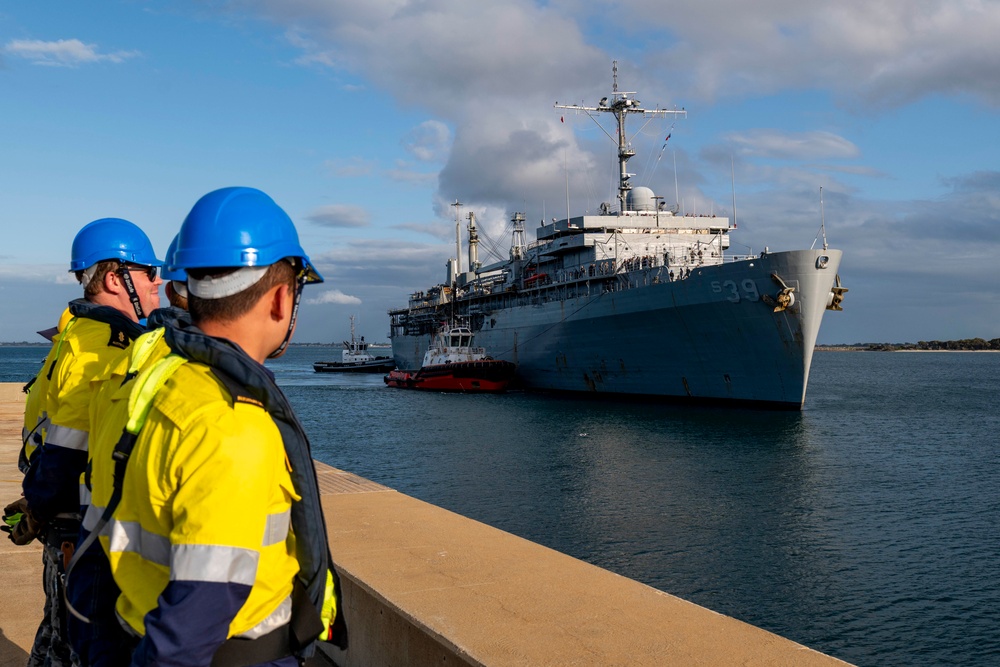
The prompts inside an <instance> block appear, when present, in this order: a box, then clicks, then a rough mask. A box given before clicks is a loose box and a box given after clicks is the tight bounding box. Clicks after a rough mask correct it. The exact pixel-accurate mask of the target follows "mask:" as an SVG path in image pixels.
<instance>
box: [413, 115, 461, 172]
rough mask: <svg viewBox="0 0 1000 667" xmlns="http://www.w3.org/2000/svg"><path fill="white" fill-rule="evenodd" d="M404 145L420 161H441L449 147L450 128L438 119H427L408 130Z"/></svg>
mask: <svg viewBox="0 0 1000 667" xmlns="http://www.w3.org/2000/svg"><path fill="white" fill-rule="evenodd" d="M404 145H405V147H406V150H407V152H409V153H410V154H411V155H412V156H413V157H414V158H416V159H417V160H419V161H421V162H443V161H444V160H446V159H447V158H448V150H449V149H450V148H451V130H449V129H448V126H447V125H445V124H444V123H442V122H440V121H437V120H427V121H424V122H423V123H421V124H420V125H418V126H417V127H415V128H413V129H412V130H411V131H410V134H409V136H408V137H406V139H405V140H404Z"/></svg>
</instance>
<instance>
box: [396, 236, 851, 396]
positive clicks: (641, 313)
mask: <svg viewBox="0 0 1000 667" xmlns="http://www.w3.org/2000/svg"><path fill="white" fill-rule="evenodd" d="M840 260H841V252H840V251H839V250H796V251H788V252H778V253H770V254H765V255H762V256H760V257H755V258H751V259H747V260H743V261H736V262H728V263H725V264H719V265H714V266H704V267H701V268H698V269H696V270H694V271H692V272H691V274H690V276H688V277H686V278H685V279H683V280H674V281H669V280H663V279H661V277H660V276H661V275H662V272H661V273H659V274H657V275H656V276H653V277H652V278H651V274H652V273H654V272H650V271H646V272H636V274H635V275H632V276H630V277H629V278H630V279H634V280H635V281H637V282H638V281H641V280H645V281H646V282H648V283H649V284H642V285H640V286H633V287H630V288H626V289H613V290H609V291H605V292H603V293H598V294H584V295H581V296H566V292H563V294H562V295H561V296H559V297H558V298H552V299H551V300H546V299H545V297H544V294H545V292H546V289H547V290H549V293H550V294H553V292H552V290H553V289H557V290H558V289H564V290H566V291H569V290H571V289H572V288H573V286H570V285H567V286H549V287H548V288H542V289H540V290H536V291H530V292H528V293H522V294H519V295H516V297H511V299H512V300H511V301H510V302H508V303H504V304H503V306H502V307H500V306H498V305H497V301H496V299H495V298H492V297H487V298H486V299H475V298H473V299H467V300H459V301H458V302H457V303H456V304H455V307H456V309H457V310H458V312H459V314H462V315H466V314H470V315H471V314H475V313H478V314H481V315H482V317H480V318H479V320H480V321H481V328H480V329H477V330H476V339H477V341H478V343H479V344H480V345H482V346H483V347H485V348H486V350H487V351H488V353H489V354H490V355H491V356H493V357H494V358H497V359H504V360H507V361H511V362H513V363H515V364H516V365H517V377H516V384H517V386H519V387H523V388H525V389H530V390H540V391H549V392H566V393H587V394H596V395H621V396H641V397H643V398H653V399H665V400H681V401H694V402H700V403H744V404H747V405H748V406H755V407H768V408H778V409H792V410H799V409H801V408H802V406H803V403H804V401H805V396H806V388H807V385H808V380H809V371H810V367H811V362H812V355H813V350H814V348H815V344H816V338H817V335H818V333H819V328H820V324H821V322H822V318H823V315H824V313H825V311H826V307H827V304H828V303H829V297H830V290H831V288H832V287H833V286H834V281H835V279H836V274H837V269H838V267H839V264H840ZM772 276H777V278H775V277H772ZM779 280H780V282H779ZM783 287H791V288H793V294H794V299H795V301H794V303H793V304H792V305H790V306H789V307H787V308H786V309H784V310H781V311H779V312H774V307H775V304H774V300H773V297H774V296H775V295H776V294H777V293H778V292H780V291H781V290H782V288H783ZM466 311H472V312H466ZM430 340H431V338H430V336H429V335H394V336H392V339H391V341H392V350H393V357H394V358H395V361H396V366H397V368H402V369H405V368H417V367H419V365H420V360H421V359H422V358H423V353H424V352H425V351H426V349H427V346H428V345H429V344H430Z"/></svg>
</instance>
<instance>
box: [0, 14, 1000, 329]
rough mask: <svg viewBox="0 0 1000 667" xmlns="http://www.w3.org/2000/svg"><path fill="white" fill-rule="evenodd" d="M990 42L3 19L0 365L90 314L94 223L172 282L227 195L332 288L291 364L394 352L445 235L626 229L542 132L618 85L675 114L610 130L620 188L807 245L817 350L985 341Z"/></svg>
mask: <svg viewBox="0 0 1000 667" xmlns="http://www.w3.org/2000/svg"><path fill="white" fill-rule="evenodd" d="M997 34H1000V2H997V1H996V0H921V1H920V2H906V3H904V2H898V1H896V0H891V1H889V0H841V1H840V2H836V3H830V2H811V1H809V0H806V1H805V2H803V0H758V2H753V3H747V2H745V0H674V1H673V2H671V3H664V2H662V1H654V0H614V2H605V1H603V0H588V1H580V0H548V1H546V0H536V1H532V0H505V1H504V2H502V3H492V2H469V1H468V0H365V1H364V2H358V1H357V0H211V1H204V2H197V1H194V0H178V1H175V2H167V1H155V0H105V1H104V2H102V3H100V7H99V8H97V6H96V5H94V4H93V3H82V2H77V1H69V0H52V1H48V2H30V1H28V0H0V312H2V313H3V316H2V317H0V341H37V342H42V339H41V338H40V337H39V336H38V335H37V334H36V333H35V332H36V331H38V330H40V329H44V328H47V327H50V326H53V325H54V324H55V322H56V320H57V319H58V316H59V313H60V312H61V311H62V309H63V307H64V306H65V303H66V302H67V301H69V300H70V299H73V298H76V297H78V296H80V295H81V294H82V291H81V289H80V287H79V285H78V284H76V283H75V282H74V281H73V280H72V279H71V276H70V274H69V273H68V263H69V254H70V247H71V244H72V239H73V236H74V235H75V234H76V232H77V231H78V230H79V229H80V228H81V227H82V226H83V225H84V224H86V223H87V222H89V221H91V220H94V219H97V218H103V217H122V218H126V219H129V220H132V221H133V222H135V223H136V224H138V225H139V226H140V227H142V228H143V229H144V230H145V231H146V233H147V234H148V235H149V237H150V239H151V240H152V242H153V244H154V247H155V248H156V250H157V252H158V254H159V255H160V256H162V253H163V252H164V251H165V250H166V247H167V244H168V243H169V242H170V240H171V239H172V238H173V236H174V235H175V234H176V232H177V230H178V229H179V226H180V224H181V222H182V221H183V219H184V217H185V215H186V214H187V212H188V211H189V210H190V208H191V206H192V205H193V204H194V202H195V201H197V199H198V198H199V197H201V196H202V195H204V194H205V193H207V192H209V191H211V190H215V189H217V188H220V187H225V186H231V185H245V186H252V187H257V188H260V189H261V190H263V191H265V192H267V193H268V194H269V195H270V196H271V197H273V198H274V200H275V201H276V202H277V203H278V204H279V205H281V206H282V207H283V208H284V209H285V210H286V211H287V212H288V214H289V215H290V216H291V218H292V220H293V221H294V222H295V224H296V227H297V229H298V232H299V236H300V240H301V242H302V245H303V247H304V249H305V250H306V252H307V253H308V254H309V256H310V257H311V258H312V260H313V261H314V263H315V264H317V266H318V267H319V269H320V271H321V272H322V273H323V275H324V276H325V278H326V282H325V283H323V284H322V285H319V286H314V287H309V288H307V291H306V294H305V300H304V304H303V307H302V310H301V313H300V321H299V326H298V330H297V332H296V338H295V341H296V342H316V343H324V342H327V343H339V342H340V341H341V340H343V339H344V338H345V337H347V336H348V333H349V318H350V316H351V315H354V316H355V318H356V328H357V333H358V334H359V335H365V336H366V338H367V340H369V341H385V340H387V339H388V329H389V319H388V315H387V312H386V311H387V310H388V309H390V308H395V307H400V306H405V304H406V301H407V297H408V295H409V294H410V293H411V292H414V291H418V290H422V289H425V288H427V287H429V286H430V285H432V284H436V283H438V282H441V281H442V280H444V277H445V271H446V269H445V265H446V261H447V259H448V258H449V257H452V256H454V254H455V214H456V210H458V212H459V213H460V215H461V216H462V217H463V218H464V217H465V216H466V215H467V214H468V212H469V211H474V212H475V213H476V216H477V221H478V224H479V226H480V230H481V234H482V235H484V236H485V237H486V238H487V239H489V240H490V241H492V243H491V245H493V246H495V247H497V248H499V249H500V250H501V252H502V253H503V252H506V249H508V248H509V246H510V238H509V235H508V232H505V231H504V230H505V227H506V224H507V221H508V220H509V218H510V216H511V214H512V213H513V212H514V211H521V212H524V213H525V215H526V219H527V221H528V224H527V231H528V237H529V239H528V240H529V241H530V240H531V239H533V237H534V228H535V227H536V226H537V223H538V222H539V221H541V220H543V219H550V218H552V217H564V216H565V213H566V208H567V202H568V203H569V208H570V210H571V211H572V213H573V214H574V215H579V214H580V213H582V212H584V211H589V212H596V211H597V209H598V207H599V206H600V203H601V202H603V201H608V202H614V201H615V185H616V184H615V173H616V163H615V157H614V156H615V147H614V144H612V143H611V141H610V140H609V139H608V138H607V137H606V136H605V135H604V133H603V131H602V129H601V128H600V127H598V126H597V125H596V124H595V123H594V122H593V120H591V119H590V118H588V117H587V116H586V115H577V114H571V113H566V112H564V111H560V110H558V109H555V108H554V105H555V104H556V103H557V102H558V103H560V104H587V105H594V104H596V102H597V101H598V100H599V99H600V98H601V97H604V96H606V95H609V94H610V93H611V91H612V63H613V62H615V61H617V63H618V65H617V67H618V86H619V90H622V91H635V92H636V93H637V97H638V99H640V100H641V101H642V103H643V104H644V105H645V106H646V107H650V108H656V107H659V108H683V109H685V110H686V112H687V115H686V117H685V118H678V119H662V120H657V121H654V122H651V123H650V124H648V125H646V126H641V124H640V125H633V126H631V127H630V128H629V129H630V133H631V132H634V133H635V136H634V138H633V144H634V147H635V149H636V151H637V153H638V154H637V155H636V157H635V158H633V159H632V160H631V161H630V162H629V169H630V171H634V172H636V174H637V176H636V177H635V178H633V185H646V186H649V187H652V188H653V189H654V190H655V191H656V192H657V193H658V194H660V195H662V196H663V197H664V200H665V202H666V203H668V204H676V205H678V206H680V207H681V209H682V210H683V211H686V212H694V213H707V212H712V213H715V214H717V215H732V209H733V201H734V196H735V201H736V214H737V225H738V229H737V230H736V231H734V232H732V233H731V235H730V237H731V242H732V250H733V251H734V252H737V253H745V252H749V251H751V250H752V251H753V252H759V251H761V250H763V249H764V248H765V247H767V248H769V249H770V250H771V251H779V250H792V249H800V248H808V247H810V246H811V245H812V244H813V243H815V242H816V241H817V235H818V234H819V231H820V227H821V223H822V226H823V227H824V228H825V232H826V238H827V240H828V242H829V245H830V247H832V248H839V249H841V250H843V252H844V259H843V262H842V264H841V267H840V276H841V279H842V281H843V284H844V286H846V287H848V288H849V289H850V291H849V292H848V294H847V296H846V300H845V302H844V311H843V312H839V313H837V312H828V313H827V315H826V317H825V318H824V321H823V326H822V329H821V331H820V335H819V342H820V343H825V344H836V343H855V342H907V341H909V342H917V341H920V340H953V339H959V338H972V337H983V338H987V339H990V338H997V337H1000V290H998V289H997V283H998V279H1000V268H998V259H997V258H998V257H1000V154H998V146H1000V116H998V113H997V112H998V110H1000V40H998V39H996V35H997ZM605 119H607V117H605ZM605 127H608V126H607V124H606V123H605ZM668 135H669V137H670V139H669V141H665V139H666V137H667V136H668ZM456 201H458V202H461V208H458V209H456V207H454V206H452V204H453V203H454V202H456ZM821 202H822V203H821ZM481 259H483V260H484V262H489V261H492V260H493V259H495V258H494V257H490V256H488V255H487V256H482V250H481ZM463 261H466V260H465V259H464V258H463Z"/></svg>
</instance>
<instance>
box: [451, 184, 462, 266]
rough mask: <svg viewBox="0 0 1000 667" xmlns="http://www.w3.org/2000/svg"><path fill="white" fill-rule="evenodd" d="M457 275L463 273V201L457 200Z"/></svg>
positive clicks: (455, 204)
mask: <svg viewBox="0 0 1000 667" xmlns="http://www.w3.org/2000/svg"><path fill="white" fill-rule="evenodd" d="M452 206H454V207H455V275H456V276H457V275H460V274H461V273H462V219H461V217H462V202H460V201H458V200H457V199H456V200H455V203H454V204H452Z"/></svg>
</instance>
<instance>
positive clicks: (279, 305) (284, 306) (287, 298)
mask: <svg viewBox="0 0 1000 667" xmlns="http://www.w3.org/2000/svg"><path fill="white" fill-rule="evenodd" d="M267 294H268V296H267V298H268V299H269V300H270V303H271V318H272V319H273V320H275V321H281V320H283V319H285V318H286V317H288V316H289V313H291V310H292V290H290V289H289V288H288V285H275V286H274V287H272V288H271V289H270V291H269V292H268V293H267Z"/></svg>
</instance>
